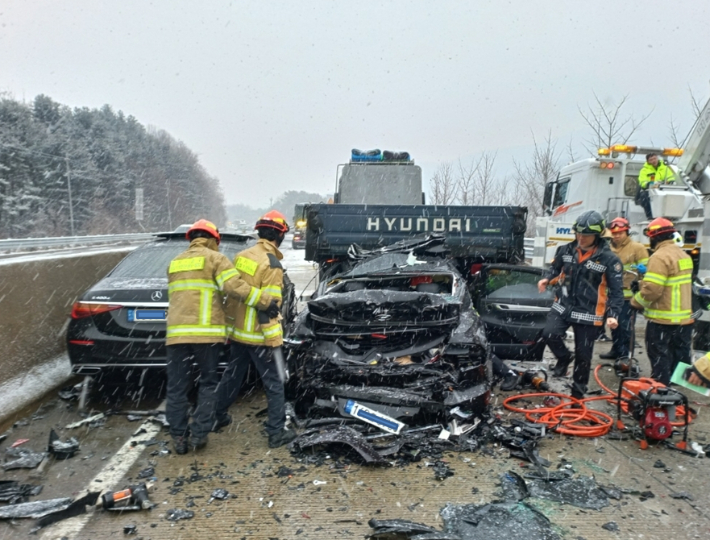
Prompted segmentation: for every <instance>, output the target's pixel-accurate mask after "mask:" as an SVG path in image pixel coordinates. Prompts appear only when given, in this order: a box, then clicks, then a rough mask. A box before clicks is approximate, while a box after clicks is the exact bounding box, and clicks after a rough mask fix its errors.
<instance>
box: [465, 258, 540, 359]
mask: <svg viewBox="0 0 710 540" xmlns="http://www.w3.org/2000/svg"><path fill="white" fill-rule="evenodd" d="M542 273H543V270H542V269H541V268H534V267H530V266H515V265H506V264H491V265H484V266H483V267H482V268H481V270H480V271H479V272H478V273H477V274H475V275H474V276H473V280H472V296H473V297H474V299H475V300H474V301H475V304H476V309H477V310H478V313H479V315H480V317H481V320H482V321H483V323H484V325H485V327H486V335H487V337H488V341H489V343H490V344H491V349H492V351H493V353H494V354H496V355H497V356H499V357H500V358H510V359H518V360H540V359H541V358H542V352H543V350H544V348H545V347H544V345H543V344H542V343H541V342H540V336H541V334H542V329H543V328H544V326H545V321H546V320H547V313H548V312H549V311H550V308H551V306H552V302H553V301H554V296H553V293H552V292H551V291H550V290H548V291H546V292H544V293H542V294H541V293H539V292H538V290H537V282H538V281H539V280H540V279H542Z"/></svg>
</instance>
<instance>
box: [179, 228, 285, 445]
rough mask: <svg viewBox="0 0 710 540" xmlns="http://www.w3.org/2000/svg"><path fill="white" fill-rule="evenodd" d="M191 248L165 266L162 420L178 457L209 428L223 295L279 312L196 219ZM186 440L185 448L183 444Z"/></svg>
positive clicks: (203, 440)
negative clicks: (196, 384)
mask: <svg viewBox="0 0 710 540" xmlns="http://www.w3.org/2000/svg"><path fill="white" fill-rule="evenodd" d="M185 236H186V237H187V239H188V240H190V246H189V247H188V248H187V251H184V252H183V253H181V254H180V255H178V256H177V257H175V258H174V259H173V260H172V261H171V262H170V266H169V267H168V297H169V307H168V320H167V339H166V345H167V357H168V359H167V368H166V371H167V376H168V386H167V404H166V409H165V416H166V418H167V420H168V422H169V423H170V435H171V436H172V438H173V441H174V443H175V451H176V452H177V453H178V454H185V453H187V450H188V446H191V447H192V448H193V449H199V448H202V447H203V446H205V444H207V434H208V433H209V432H210V430H211V428H212V426H213V424H214V410H215V404H216V393H215V392H216V389H217V385H218V383H219V379H218V377H217V364H218V360H219V353H220V351H221V350H222V349H223V347H224V341H225V339H226V337H227V326H226V320H225V313H224V310H223V308H222V304H223V296H224V295H227V296H231V297H234V298H236V299H239V300H243V301H244V302H245V303H246V304H247V305H249V306H252V307H253V308H254V309H260V310H266V312H267V313H268V314H269V315H271V316H275V315H277V314H278V311H279V308H278V305H277V304H276V301H275V300H273V299H272V296H271V295H270V294H268V293H266V294H265V293H264V292H263V291H261V290H259V289H258V288H256V287H253V286H251V285H249V284H248V283H246V282H245V281H244V280H243V279H242V278H241V277H240V275H239V272H237V270H235V268H234V265H233V264H232V263H231V261H230V260H229V259H228V258H227V257H225V256H224V255H223V254H221V253H220V252H219V251H218V249H219V248H218V245H219V241H220V235H219V230H218V229H217V227H216V226H215V225H214V223H211V222H210V221H207V220H206V219H200V220H199V221H196V222H195V223H194V224H193V225H192V227H190V229H189V230H188V231H187V233H186V235H185ZM195 363H196V364H197V367H198V368H199V371H200V388H199V393H198V397H197V405H196V408H195V411H194V413H193V415H192V424H190V425H189V426H188V399H187V393H188V390H189V388H190V380H191V374H192V366H193V364H195ZM188 439H189V445H188Z"/></svg>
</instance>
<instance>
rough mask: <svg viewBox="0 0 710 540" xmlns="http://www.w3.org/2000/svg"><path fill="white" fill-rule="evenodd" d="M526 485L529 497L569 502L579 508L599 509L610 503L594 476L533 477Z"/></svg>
mask: <svg viewBox="0 0 710 540" xmlns="http://www.w3.org/2000/svg"><path fill="white" fill-rule="evenodd" d="M527 486H528V491H529V492H530V496H531V497H538V498H540V499H547V500H550V501H556V502H561V503H565V504H571V505H573V506H577V507H579V508H590V509H594V510H601V509H602V508H604V507H606V506H609V504H610V503H609V499H608V497H607V495H606V493H605V492H604V490H602V489H601V488H600V487H599V486H598V485H597V483H596V482H595V481H594V478H589V477H579V478H564V479H562V480H554V479H550V480H543V479H533V480H531V481H529V482H528V483H527Z"/></svg>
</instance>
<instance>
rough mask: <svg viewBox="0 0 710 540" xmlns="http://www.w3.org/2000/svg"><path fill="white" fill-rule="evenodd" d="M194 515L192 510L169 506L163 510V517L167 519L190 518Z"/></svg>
mask: <svg viewBox="0 0 710 540" xmlns="http://www.w3.org/2000/svg"><path fill="white" fill-rule="evenodd" d="M194 517H195V512H193V511H192V510H181V509H179V508H171V509H170V510H168V511H167V512H165V519H167V520H168V521H179V520H181V519H192V518H194Z"/></svg>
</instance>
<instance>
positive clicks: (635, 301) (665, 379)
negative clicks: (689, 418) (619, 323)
mask: <svg viewBox="0 0 710 540" xmlns="http://www.w3.org/2000/svg"><path fill="white" fill-rule="evenodd" d="M676 232H677V231H676V229H675V227H674V226H673V223H672V222H670V221H669V220H667V219H666V218H657V219H654V220H653V221H651V223H649V224H648V227H647V228H646V229H645V230H644V234H645V235H646V236H648V238H649V240H650V242H651V250H652V251H653V254H652V255H651V257H650V258H649V259H648V270H647V271H646V274H645V275H644V278H643V281H641V282H640V284H639V291H638V292H637V293H636V294H635V295H634V296H633V298H632V299H631V306H632V307H634V308H636V309H640V310H643V315H644V317H646V319H647V320H648V323H647V325H646V350H647V351H648V358H649V360H650V361H651V377H652V378H653V379H655V380H657V381H658V382H660V383H663V384H666V385H667V384H669V383H670V382H671V375H672V374H673V371H674V370H675V368H676V366H677V365H678V363H679V362H684V363H686V364H690V343H691V337H692V328H693V327H692V324H693V319H692V273H693V260H692V259H691V258H690V255H688V254H687V253H686V252H685V251H683V250H682V249H681V248H680V247H679V246H678V244H676V242H675V240H674V235H675V233H676Z"/></svg>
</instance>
